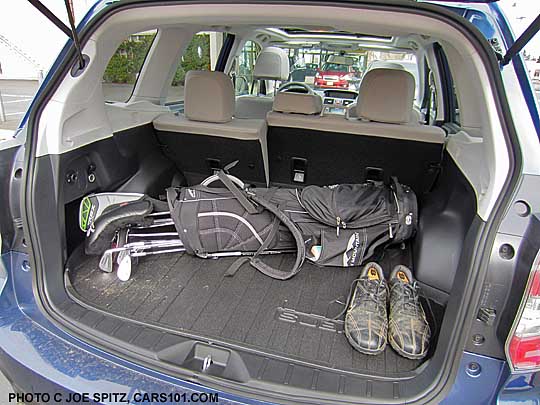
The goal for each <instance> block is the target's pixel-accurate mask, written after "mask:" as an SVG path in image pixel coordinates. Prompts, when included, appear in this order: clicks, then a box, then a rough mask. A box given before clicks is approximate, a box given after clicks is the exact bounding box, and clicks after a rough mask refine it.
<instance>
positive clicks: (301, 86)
mask: <svg viewBox="0 0 540 405" xmlns="http://www.w3.org/2000/svg"><path fill="white" fill-rule="evenodd" d="M298 90H299V91H298ZM282 91H283V92H291V93H302V94H313V89H312V88H311V87H309V86H308V85H307V84H305V83H302V82H287V83H284V84H282V85H281V86H279V89H278V92H282Z"/></svg>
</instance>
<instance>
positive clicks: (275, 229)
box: [167, 186, 296, 257]
mask: <svg viewBox="0 0 540 405" xmlns="http://www.w3.org/2000/svg"><path fill="white" fill-rule="evenodd" d="M167 194H168V200H169V205H170V208H171V217H172V219H173V221H174V223H175V226H176V229H177V230H178V233H179V235H180V239H182V241H183V242H184V246H185V248H186V251H187V252H188V253H191V254H194V255H197V256H199V257H207V256H208V255H209V254H212V255H214V256H215V254H222V256H227V253H231V255H232V253H233V252H239V255H240V253H242V252H244V253H248V252H253V253H255V252H257V251H258V250H259V248H260V247H261V246H262V245H263V243H265V249H266V250H279V251H281V250H294V249H295V246H296V245H295V244H294V240H293V239H292V238H291V236H290V233H289V231H288V229H287V228H286V227H283V226H280V225H281V224H280V221H279V220H277V219H276V217H275V215H273V214H272V213H271V212H270V211H268V210H266V209H263V208H262V207H255V206H254V205H253V206H252V209H250V210H248V209H246V207H245V206H244V205H243V204H242V203H241V202H240V201H239V200H238V199H237V198H236V197H235V196H234V195H233V194H232V193H231V192H230V191H229V190H227V189H219V188H208V187H205V186H194V187H185V188H171V189H169V190H168V191H167ZM250 211H251V212H250Z"/></svg>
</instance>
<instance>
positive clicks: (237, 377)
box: [156, 340, 250, 382]
mask: <svg viewBox="0 0 540 405" xmlns="http://www.w3.org/2000/svg"><path fill="white" fill-rule="evenodd" d="M156 354H157V357H158V358H159V359H160V360H161V361H164V362H167V363H169V364H174V365H177V366H180V367H182V368H185V369H189V370H192V371H194V372H196V373H204V374H207V375H213V376H216V377H221V378H227V379H230V380H234V381H239V382H247V381H248V380H249V379H250V376H249V372H248V370H247V367H246V365H245V364H244V361H243V360H242V358H241V357H240V355H239V354H238V353H237V352H236V351H234V350H231V349H228V348H225V347H219V346H216V345H213V344H209V343H204V342H197V341H193V340H190V341H186V342H182V343H178V344H175V345H172V346H169V347H167V348H165V349H163V350H160V351H159V352H158V353H156Z"/></svg>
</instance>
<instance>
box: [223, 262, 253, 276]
mask: <svg viewBox="0 0 540 405" xmlns="http://www.w3.org/2000/svg"><path fill="white" fill-rule="evenodd" d="M249 260H250V259H249V257H239V258H238V259H236V260H235V261H234V262H233V264H231V265H230V266H229V268H228V269H227V271H226V272H225V277H232V276H234V275H235V274H236V273H237V272H238V270H240V267H242V266H243V265H244V264H245V263H247V262H249Z"/></svg>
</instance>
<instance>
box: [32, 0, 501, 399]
mask: <svg viewBox="0 0 540 405" xmlns="http://www.w3.org/2000/svg"><path fill="white" fill-rule="evenodd" d="M156 7H158V6H156ZM159 7H163V8H164V9H165V8H167V7H168V6H164V5H163V6H159ZM159 7H158V8H159ZM238 7H241V8H242V9H243V8H245V9H246V13H247V14H246V15H245V16H243V15H242V16H241V15H236V14H234V10H233V9H232V8H224V9H221V8H220V7H216V8H215V9H214V8H213V7H212V8H209V9H208V10H205V12H204V13H202V12H201V14H200V15H199V14H197V13H199V11H196V14H197V15H195V16H194V17H193V19H192V20H190V19H189V17H188V16H189V13H188V14H183V13H180V11H181V10H183V9H184V6H181V5H177V6H175V7H173V8H170V9H169V8H167V11H170V12H171V14H170V16H169V17H168V18H170V21H169V20H167V21H168V22H167V24H165V22H164V21H162V16H163V15H164V11H165V10H164V9H163V10H161V9H159V10H158V11H159V13H157V14H155V16H154V17H152V19H150V20H147V17H146V16H145V15H143V14H140V15H138V14H137V15H135V14H134V16H133V21H137V24H138V25H137V24H133V25H129V26H126V27H124V28H125V33H128V32H130V33H132V34H130V35H131V36H130V37H129V38H127V39H126V38H120V34H119V32H120V31H117V30H115V29H112V28H110V27H108V28H107V26H104V28H103V32H97V33H96V34H95V36H96V38H97V39H96V41H97V40H98V39H99V41H101V42H99V41H98V42H99V43H107V44H112V45H107V49H104V50H102V49H101V48H100V49H99V52H101V53H100V56H99V58H97V57H95V56H94V57H92V59H91V63H94V64H96V66H92V67H93V69H89V70H88V71H86V73H84V74H82V75H81V76H77V77H74V78H72V79H73V80H72V82H73V83H72V84H70V82H69V81H65V82H62V83H61V84H62V86H63V87H61V88H60V89H59V91H58V94H60V95H63V94H64V93H65V94H66V96H65V100H64V99H62V100H63V101H62V103H63V104H61V105H62V108H65V109H66V111H67V110H68V107H66V106H77V107H76V108H79V107H78V106H81V107H80V108H81V110H80V111H81V113H80V114H79V112H71V110H70V112H69V113H68V112H65V113H64V114H63V115H59V118H58V119H56V116H54V117H55V118H54V120H53V119H52V118H50V119H49V121H44V122H43V123H42V122H40V128H41V127H43V128H44V130H43V131H44V132H46V137H44V136H41V135H40V136H41V137H40V138H39V141H40V143H39V144H38V148H39V149H38V154H37V156H36V158H35V167H34V171H33V172H32V175H33V176H34V177H33V178H32V184H33V185H35V186H34V187H33V189H32V193H31V194H32V195H31V196H30V197H28V198H32V199H33V200H32V201H33V202H34V203H33V206H32V209H33V211H32V215H33V216H34V218H36V221H35V222H36V230H35V235H33V236H34V237H35V238H36V240H39V241H40V243H43V248H42V249H41V250H40V260H41V263H40V265H42V267H43V271H42V279H40V280H38V281H39V283H40V285H42V286H43V292H44V293H45V294H46V296H47V297H48V300H49V301H50V305H51V307H52V308H53V309H52V310H51V312H54V313H55V315H56V314H57V315H58V317H59V319H60V321H59V322H65V323H66V324H67V325H69V327H70V328H73V330H75V331H76V332H74V335H75V336H77V337H79V338H80V339H81V341H84V340H86V339H88V340H89V341H94V340H95V341H96V342H97V343H96V344H97V345H98V346H99V347H100V349H102V350H103V352H106V353H111V354H113V355H115V356H116V355H117V356H118V357H121V358H123V359H127V360H128V361H131V362H132V363H133V364H137V365H140V366H141V367H146V368H147V369H148V370H153V371H157V372H159V373H162V374H163V375H167V376H172V378H181V379H187V380H189V381H190V382H195V383H197V384H201V385H204V386H209V387H213V388H216V389H220V390H223V391H224V392H228V393H240V394H242V395H244V394H246V395H248V396H250V397H252V398H258V399H259V398H262V399H263V400H265V401H272V402H273V401H277V402H282V401H284V402H294V403H304V404H305V403H325V404H335V403H347V404H352V403H358V402H362V403H364V402H370V403H403V402H407V403H409V402H411V401H412V402H414V401H416V402H417V403H428V402H430V401H431V400H427V401H424V402H422V401H423V399H424V397H425V396H428V395H439V394H438V393H435V391H436V390H435V389H434V383H436V384H439V383H440V384H442V383H441V381H447V380H448V381H450V380H451V378H452V376H451V375H450V374H449V373H450V372H452V373H453V372H454V371H456V370H455V368H452V370H451V369H450V368H451V367H450V366H452V367H453V365H454V364H457V362H459V361H460V360H459V359H461V356H462V350H463V348H464V347H466V346H463V342H464V341H465V340H466V339H465V337H464V336H463V334H464V333H466V332H465V331H466V330H467V329H466V327H465V326H464V325H465V322H468V318H467V317H466V313H468V314H469V315H470V314H471V313H472V312H471V310H470V308H466V306H470V305H476V304H474V303H472V304H471V303H470V301H471V299H472V298H471V297H472V295H471V294H472V289H473V287H474V288H475V290H474V291H476V292H478V293H479V291H480V289H478V288H476V284H475V283H476V282H478V280H479V279H478V280H477V278H476V277H477V273H476V272H475V271H476V267H475V266H477V265H478V264H477V263H476V261H475V255H476V254H477V253H478V251H479V249H483V245H482V244H481V243H483V240H481V239H480V237H481V236H482V235H483V234H482V233H481V232H484V226H485V224H486V222H487V218H488V214H489V213H490V212H491V211H490V210H492V209H494V208H493V207H494V206H495V205H494V204H495V201H496V199H497V196H498V192H499V191H500V190H498V189H497V187H499V186H500V185H502V184H503V183H504V182H503V177H504V173H503V172H504V170H503V169H504V167H503V166H504V165H499V164H498V162H499V161H498V160H496V159H495V156H496V157H497V159H500V158H501V156H502V154H501V150H502V149H500V148H502V145H503V143H502V142H499V141H498V140H497V139H495V138H494V139H495V140H494V139H491V138H492V137H495V136H498V135H497V134H499V133H502V131H499V130H498V128H495V127H493V128H492V126H493V125H494V123H496V122H497V120H495V119H493V117H491V115H490V114H491V112H490V111H495V110H496V108H495V106H494V105H492V104H493V100H492V94H491V93H488V91H487V90H486V89H487V88H490V86H491V84H490V83H491V82H490V81H489V80H486V77H484V74H485V73H484V72H483V71H479V70H478V68H477V66H480V65H479V63H480V62H479V61H477V60H476V59H475V58H477V57H478V54H479V53H478V50H477V49H476V48H475V47H473V46H472V45H470V44H469V45H468V47H463V48H462V49H461V48H460V49H456V47H455V44H456V43H459V44H462V43H463V42H457V39H456V38H458V32H457V31H456V32H454V30H453V29H450V28H449V27H450V25H448V24H446V23H442V22H441V21H438V20H436V19H434V18H433V17H428V16H421V15H415V14H414V13H404V14H403V15H404V16H407V18H408V19H407V21H405V20H403V21H401V20H400V18H399V17H400V16H401V14H402V11H403V10H401V11H400V10H399V9H396V10H395V11H392V12H390V11H388V13H387V10H382V9H381V12H382V11H384V13H379V14H377V13H375V11H373V10H370V9H367V8H366V9H365V10H364V9H363V8H360V5H359V6H358V7H359V8H358V9H357V8H356V6H355V7H352V6H351V7H350V9H349V6H343V7H337V6H336V7H337V8H339V9H340V10H341V11H340V13H341V12H343V13H342V14H340V17H339V18H338V17H336V19H337V20H336V21H333V20H328V15H329V14H328V13H327V12H326V11H327V10H326V8H327V7H330V6H322V5H321V6H313V10H312V12H313V14H312V15H311V14H310V15H309V16H307V15H306V14H305V10H304V8H303V7H300V6H298V7H297V6H290V7H291V9H290V10H289V9H288V7H289V6H281V5H280V6H276V10H277V11H279V13H281V14H280V15H281V17H280V16H279V15H276V17H275V22H272V24H270V23H267V24H266V23H262V22H256V23H255V22H254V23H252V25H249V27H248V26H246V24H245V22H246V21H248V20H249V18H251V17H249V18H248V17H246V16H248V15H249V16H258V15H259V9H258V7H259V6H257V7H255V5H252V4H245V5H242V6H238ZM342 8H343V9H342ZM192 11H193V10H192ZM277 11H276V12H277ZM349 11H350V13H349ZM137 12H141V10H138V9H137ZM194 12H195V11H194ZM208 13H216V15H214V16H209V14H208ZM390 13H392V15H393V18H392V19H390V18H386V15H388V16H390V15H391V14H390ZM393 13H395V15H394V14H393ZM315 15H317V16H318V17H317V18H315V17H314V16H315ZM223 16H228V17H227V18H224V17H223ZM381 16H385V17H384V18H382V17H381ZM394 17H395V18H394ZM229 19H230V22H229ZM409 19H410V21H409ZM430 19H433V21H436V22H437V21H438V22H437V25H436V26H435V25H434V26H433V27H431V28H430V29H429V30H427V28H426V32H425V33H424V32H423V31H422V32H418V33H416V31H411V29H413V28H411V27H422V26H423V25H422V24H423V22H427V21H431V20H430ZM338 20H339V21H338ZM341 20H343V21H341ZM417 20H418V21H417ZM424 20H425V21H424ZM223 21H227V25H226V26H224V25H223ZM249 21H251V20H249ZM256 21H259V20H256ZM272 21H273V20H272ZM280 21H281V23H280ZM388 21H390V22H391V23H388ZM394 21H395V23H394ZM405 22H406V23H407V24H412V25H411V27H409V26H408V25H407V24H405ZM214 23H215V24H214ZM402 23H403V24H402ZM413 23H414V24H413ZM329 24H330V25H329ZM362 24H364V25H365V29H366V30H367V31H366V32H367V34H359V32H362V30H360V28H364V26H363V25H362ZM388 24H395V27H393V26H392V27H393V29H392V30H390V28H391V27H390V26H389V25H388ZM120 25H121V24H120ZM379 25H380V26H379ZM401 25H403V27H402V26H401ZM152 26H154V27H155V28H156V29H155V30H154V31H149V30H148V29H149V28H151V27H152ZM426 26H427V25H426ZM414 29H418V28H414ZM159 30H161V32H160V31H159ZM387 31H388V32H392V35H391V36H388V35H389V34H388V32H387ZM394 31H395V32H394ZM411 32H413V33H411ZM385 33H386V34H385ZM424 34H425V35H424ZM126 35H127V34H126ZM459 35H461V34H459ZM453 36H455V38H454V37H453ZM218 39H219V41H218ZM121 41H124V42H121ZM215 41H217V42H215ZM214 42H215V43H214ZM119 43H122V45H121V46H119V47H118V44H119ZM135 43H137V47H138V48H137V49H139V47H140V49H143V48H144V47H146V48H147V49H148V50H145V51H144V52H142V51H141V55H142V54H143V53H144V54H146V53H147V54H148V57H147V58H146V59H145V58H143V57H141V58H140V59H141V64H142V68H141V70H140V73H139V71H137V72H134V74H133V77H134V78H133V81H134V83H135V85H134V86H133V89H131V90H130V87H129V86H127V85H126V86H125V87H122V88H123V89H124V90H130V91H131V93H130V94H131V96H126V98H125V99H109V98H107V93H106V91H105V90H107V87H102V84H111V83H107V80H108V78H109V73H111V69H112V67H114V66H115V65H114V64H116V63H118V60H123V58H124V57H125V54H126V51H125V49H127V48H129V47H130V46H132V45H133V46H134V44H135ZM216 44H217V45H216ZM113 45H114V46H113ZM143 45H144V47H143ZM207 45H208V46H207ZM117 47H118V48H117ZM125 47H127V48H125ZM109 48H110V49H109ZM115 49H117V50H116V53H115ZM210 50H212V51H210ZM96 52H97V51H96ZM207 54H208V55H207ZM201 55H203V56H204V57H202V56H201ZM91 56H92V55H91ZM186 61H189V63H187V62H186ZM195 62H197V63H196V64H195ZM473 62H474V63H473ZM108 64H111V65H110V66H109V65H108ZM463 66H466V67H467V69H465V68H463V69H459V68H460V67H463ZM109 68H111V69H109ZM104 72H105V73H104ZM175 72H176V73H175ZM242 75H244V76H242ZM173 76H174V79H173ZM115 80H116V79H115ZM111 81H114V80H113V79H111ZM112 84H114V83H112ZM70 86H71V87H70ZM100 86H101V87H100ZM64 87H65V89H64ZM90 87H91V88H92V89H93V90H92V93H91V94H89V95H88V99H86V98H85V97H87V95H86V93H85V92H87V91H89V90H88V88H90ZM119 88H120V87H119ZM62 92H63V93H62ZM83 93H84V94H83ZM58 97H60V96H58ZM62 97H64V96H62ZM83 99H84V100H83ZM58 103H60V102H58ZM85 103H87V104H88V105H87V106H86V104H85ZM59 105H60V104H59ZM58 108H60V107H58ZM73 108H75V107H73ZM61 111H62V112H63V111H64V110H61ZM77 111H78V110H77ZM83 118H84V119H83ZM58 134H61V136H59V135H58ZM494 134H495V135H494ZM492 135H493V136H492ZM485 139H486V140H487V139H489V142H487V141H486V142H484V140H485ZM495 141H497V142H495ZM495 152H496V153H495ZM495 162H497V164H495ZM500 167H503V169H500ZM231 184H232V186H231ZM313 190H315V191H313ZM340 190H341V191H343V190H349V191H350V193H349V194H347V193H346V192H343V193H341V194H340ZM351 190H352V191H351ZM359 190H360V191H359ZM366 190H367V191H366ZM364 191H365V194H364ZM310 193H311V194H310ZM370 193H371V194H370ZM340 196H341V197H340ZM100 197H101V198H102V200H101V201H102V202H103V204H102V205H100V204H97V203H96V204H94V203H89V201H90V200H91V199H93V200H92V201H97V200H98V199H99V198H100ZM309 197H311V200H310V199H309ZM122 198H124V199H122ZM280 198H281V199H282V200H279V199H280ZM287 198H289V199H288V200H287ZM98 206H99V207H98ZM96 207H97V208H96ZM98 211H99V213H96V212H98ZM89 218H90V219H91V220H89ZM160 221H161V222H160ZM105 229H106V230H107V231H106V232H105V231H104V230H105ZM130 238H131V239H130ZM160 238H163V239H160ZM332 249H333V250H332ZM173 250H174V252H171V251H173ZM126 263H127V265H125V264H126ZM240 263H241V264H240ZM367 263H370V265H369V266H366V264H367ZM398 266H403V267H398ZM126 269H127V270H126ZM231 269H232V270H231ZM400 270H404V271H403V272H401V273H400ZM405 270H406V271H405ZM284 274H285V275H286V277H285V276H283V275H284ZM400 274H401V275H400ZM401 276H404V278H400V277H401ZM396 285H397V286H398V287H397V288H395V286H396ZM400 288H401V290H400ZM396 291H397V292H396ZM357 294H358V296H357ZM396 302H397V304H396ZM364 304H365V305H364ZM371 304H373V305H371ZM370 305H371V306H370ZM362 306H364V307H365V308H364V309H365V310H364V312H362V313H360V314H359V315H358V312H360V311H358V312H357V313H356V314H352V313H353V310H356V309H358V308H359V307H362ZM366 308H367V309H366ZM396 308H397V309H396ZM351 314H352V315H351ZM475 314H476V312H475ZM467 316H468V315H467ZM471 317H472V315H471ZM351 319H352V320H351ZM400 321H405V322H402V323H401V324H400V325H398V323H399V322H400ZM473 321H474V319H472V318H471V322H473ZM351 325H352V326H351ZM359 325H360V326H359ZM403 325H405V326H403ZM403 331H405V332H403ZM79 334H80V336H79ZM366 336H367V337H366ZM373 336H375V338H373ZM404 336H405V337H404ZM362 339H363V340H362ZM361 344H364V346H362V345H361ZM407 345H408V347H405V346H407ZM459 345H461V346H459ZM458 346H459V347H458ZM411 348H412V349H411ZM451 351H452V352H451ZM366 353H367V354H366ZM452 356H454V357H452ZM443 373H444V375H443ZM437 389H439V388H437ZM437 392H439V391H437ZM440 392H442V390H441V391H440Z"/></svg>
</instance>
